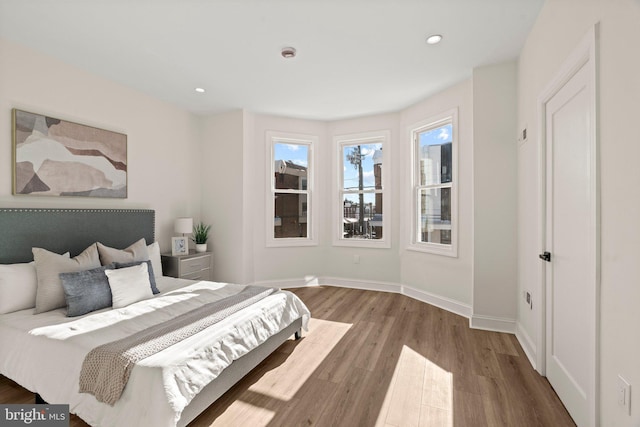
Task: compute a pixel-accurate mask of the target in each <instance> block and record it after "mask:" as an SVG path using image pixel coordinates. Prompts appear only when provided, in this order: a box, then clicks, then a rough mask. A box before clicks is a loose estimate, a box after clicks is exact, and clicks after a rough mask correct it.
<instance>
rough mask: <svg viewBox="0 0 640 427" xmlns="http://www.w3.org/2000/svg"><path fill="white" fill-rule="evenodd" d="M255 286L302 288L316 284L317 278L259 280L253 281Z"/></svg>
mask: <svg viewBox="0 0 640 427" xmlns="http://www.w3.org/2000/svg"><path fill="white" fill-rule="evenodd" d="M252 284H253V285H256V286H265V287H273V288H280V289H290V288H304V287H306V286H318V285H319V283H318V278H317V277H312V278H304V279H277V280H262V281H260V282H253V283H252Z"/></svg>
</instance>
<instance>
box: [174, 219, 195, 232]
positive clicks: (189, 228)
mask: <svg viewBox="0 0 640 427" xmlns="http://www.w3.org/2000/svg"><path fill="white" fill-rule="evenodd" d="M173 229H174V231H175V232H176V233H182V234H188V233H192V232H193V218H176V222H175V224H174V226H173Z"/></svg>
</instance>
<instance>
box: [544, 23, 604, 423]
mask: <svg viewBox="0 0 640 427" xmlns="http://www.w3.org/2000/svg"><path fill="white" fill-rule="evenodd" d="M598 27H599V26H598V24H597V23H596V24H595V25H594V26H593V27H591V28H590V29H589V31H588V32H587V34H586V35H585V36H584V37H583V38H582V40H581V41H580V43H579V44H578V45H577V46H576V47H575V48H574V49H573V51H572V52H571V53H570V54H569V56H568V57H567V59H566V60H565V61H564V63H563V64H562V66H561V67H560V69H559V70H558V71H557V72H556V74H555V75H554V77H553V79H552V80H551V81H550V83H549V84H548V85H547V86H546V88H545V89H544V90H543V91H542V93H541V94H540V96H538V101H537V104H538V171H539V176H538V206H539V212H538V242H539V245H538V246H539V248H538V249H539V253H543V252H545V251H546V216H547V203H546V200H547V190H546V185H547V183H546V176H547V170H546V169H547V168H546V162H547V150H546V146H547V138H546V125H547V123H546V106H547V103H548V102H549V101H550V100H551V99H552V98H553V97H554V96H555V95H556V94H557V93H558V91H559V90H560V89H561V88H562V87H564V85H565V84H566V83H567V82H568V81H569V80H570V79H571V78H572V77H573V76H574V75H575V74H576V73H577V72H578V71H579V70H580V69H581V68H582V67H586V68H587V73H588V75H589V84H588V96H589V109H590V129H589V146H590V150H591V153H592V156H591V159H590V170H591V174H590V177H589V180H590V182H589V192H590V198H591V206H590V209H589V225H590V226H589V241H590V242H591V243H592V244H591V247H590V254H589V256H590V258H591V259H592V263H591V265H590V266H589V268H591V269H592V271H591V273H592V274H591V277H592V278H593V280H592V281H591V282H590V283H588V286H589V287H588V292H589V293H590V301H592V303H593V307H592V308H591V309H592V310H593V313H594V316H593V317H592V319H593V322H592V324H591V325H590V341H591V342H590V343H589V347H590V348H591V352H592V354H591V355H589V369H590V381H589V382H590V384H589V393H588V396H587V399H588V401H589V407H590V408H591V411H590V413H589V420H590V423H589V424H590V425H592V426H597V425H599V414H600V407H599V406H600V376H599V375H600V364H599V361H600V352H599V347H600V346H599V344H600V333H599V329H600V328H599V325H600V174H599V164H600V153H599V138H598V133H599V130H598V92H597V89H598V86H597V81H598V80H597V74H598V67H597V59H598V57H597V53H598V52H597V41H598V29H599V28H598ZM552 256H553V255H552ZM545 264H546V263H545V262H542V261H541V262H540V266H539V269H538V274H539V283H540V297H539V298H538V301H539V304H538V310H537V313H536V318H537V319H536V323H537V325H538V331H539V333H538V336H537V340H536V347H537V348H536V369H537V371H538V372H539V373H540V375H543V376H546V356H547V310H546V307H547V305H548V304H549V301H548V300H547V299H548V297H549V295H548V293H547V284H546V265H545Z"/></svg>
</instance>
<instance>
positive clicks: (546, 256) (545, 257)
mask: <svg viewBox="0 0 640 427" xmlns="http://www.w3.org/2000/svg"><path fill="white" fill-rule="evenodd" d="M538 257H539V258H540V259H542V260H545V261H547V262H551V253H550V252H545V253H542V254H540V255H538Z"/></svg>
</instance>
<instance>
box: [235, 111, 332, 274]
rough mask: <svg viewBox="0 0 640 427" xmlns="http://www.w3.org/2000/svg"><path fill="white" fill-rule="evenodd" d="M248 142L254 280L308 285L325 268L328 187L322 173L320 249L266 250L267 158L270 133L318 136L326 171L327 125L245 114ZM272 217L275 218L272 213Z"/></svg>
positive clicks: (318, 159) (318, 158) (318, 160)
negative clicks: (306, 282)
mask: <svg viewBox="0 0 640 427" xmlns="http://www.w3.org/2000/svg"><path fill="white" fill-rule="evenodd" d="M246 116H247V127H246V130H247V138H246V144H245V146H246V150H245V158H244V164H245V168H246V169H245V170H246V174H247V175H246V177H247V183H246V185H245V193H246V198H245V201H246V203H247V204H246V206H245V209H246V213H247V214H249V215H250V218H249V219H248V220H249V221H250V223H251V227H252V228H253V230H252V240H251V242H250V246H249V249H250V251H251V252H252V256H253V263H252V264H253V280H254V281H257V282H268V281H272V280H281V279H291V280H295V281H299V282H300V283H305V280H306V279H305V278H308V277H309V278H310V277H318V276H320V275H321V274H322V273H323V270H324V267H325V266H326V254H327V240H326V237H327V236H325V234H326V230H323V228H322V227H323V224H324V223H325V221H326V209H325V207H326V204H325V203H326V198H327V194H328V191H329V186H328V183H327V180H326V179H323V178H322V177H323V173H322V172H321V173H320V174H318V175H317V177H319V179H317V180H316V182H315V196H314V197H315V198H316V199H315V203H317V204H319V206H320V207H321V208H320V209H319V218H317V220H318V223H317V224H318V225H319V226H320V227H321V228H320V230H319V231H320V233H319V244H318V245H317V246H305V247H286V248H273V247H270V248H267V247H266V233H267V231H266V218H267V212H266V197H267V196H266V194H265V188H266V182H267V179H268V175H267V170H266V165H267V162H266V158H267V157H266V156H268V155H269V154H268V153H269V151H268V147H269V146H268V145H267V139H266V133H267V131H279V132H284V133H296V134H305V135H314V136H317V137H318V138H319V139H318V146H317V147H316V148H315V151H314V155H315V160H314V162H315V167H316V168H326V167H327V165H328V157H327V156H328V155H329V152H328V147H327V141H328V139H327V133H326V132H327V125H326V123H325V122H322V121H315V120H301V119H292V118H286V117H276V116H269V115H263V114H251V113H246ZM269 215H271V216H273V213H270V214H269Z"/></svg>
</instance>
